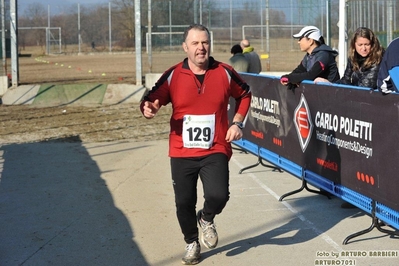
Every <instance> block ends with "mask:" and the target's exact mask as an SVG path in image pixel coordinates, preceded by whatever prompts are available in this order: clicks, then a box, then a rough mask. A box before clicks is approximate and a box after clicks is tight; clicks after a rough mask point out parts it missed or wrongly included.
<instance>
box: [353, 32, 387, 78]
mask: <svg viewBox="0 0 399 266" xmlns="http://www.w3.org/2000/svg"><path fill="white" fill-rule="evenodd" d="M359 37H362V38H365V39H367V40H369V41H370V46H371V48H370V53H369V55H368V56H367V58H366V60H365V61H364V63H363V68H366V69H367V68H370V67H371V66H372V65H373V64H379V63H380V62H381V59H382V55H383V53H384V48H383V47H382V46H381V45H380V41H379V40H378V38H377V37H376V36H375V34H374V32H373V31H372V30H370V29H369V28H365V27H360V28H358V29H357V30H356V31H355V33H354V34H353V36H352V39H351V41H350V47H349V60H350V61H351V63H352V66H353V70H354V71H356V70H359V69H360V66H359V63H358V60H359V59H360V58H361V56H360V55H359V54H358V53H357V52H356V47H355V43H356V40H357V38H359Z"/></svg>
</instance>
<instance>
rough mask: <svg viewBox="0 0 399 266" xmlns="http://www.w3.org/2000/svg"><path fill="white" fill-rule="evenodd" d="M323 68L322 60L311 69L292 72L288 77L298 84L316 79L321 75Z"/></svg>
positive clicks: (291, 81)
mask: <svg viewBox="0 0 399 266" xmlns="http://www.w3.org/2000/svg"><path fill="white" fill-rule="evenodd" d="M303 68H305V67H303ZM323 70H324V66H323V65H322V63H321V62H320V61H316V63H315V64H314V65H313V66H312V68H311V69H310V70H309V71H306V69H305V72H302V73H297V72H292V73H291V74H289V75H287V77H288V80H289V82H290V83H294V84H298V83H301V82H302V81H303V80H314V79H315V78H317V77H319V75H320V73H322V72H323Z"/></svg>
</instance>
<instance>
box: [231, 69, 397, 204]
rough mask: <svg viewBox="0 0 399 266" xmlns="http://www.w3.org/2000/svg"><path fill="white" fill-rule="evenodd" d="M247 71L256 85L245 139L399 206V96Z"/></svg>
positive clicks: (247, 120)
mask: <svg viewBox="0 0 399 266" xmlns="http://www.w3.org/2000/svg"><path fill="white" fill-rule="evenodd" d="M242 77H243V78H244V79H245V80H246V82H247V83H248V84H249V85H250V87H251V90H252V101H251V107H250V110H249V112H248V117H247V119H246V123H245V128H244V137H243V139H245V140H248V141H249V142H251V143H254V144H256V145H258V146H259V147H262V148H265V149H267V150H269V151H271V152H274V153H276V154H278V155H279V156H281V157H283V158H286V159H287V160H289V161H292V162H293V163H295V164H298V165H299V166H301V167H303V169H305V170H308V171H311V172H313V173H316V174H317V175H320V176H322V177H324V178H326V179H328V180H330V181H332V182H334V183H336V184H340V185H342V186H345V187H347V188H349V189H351V190H353V191H356V192H358V193H360V194H362V195H365V196H367V197H370V198H371V199H374V200H376V201H377V202H379V203H382V204H384V205H386V206H388V207H389V208H392V209H393V210H396V211H399V193H398V191H399V182H397V181H396V180H395V178H396V174H397V173H398V170H399V169H398V165H399V142H397V141H396V140H395V139H396V134H397V132H399V108H398V106H399V95H387V96H384V95H382V94H381V93H379V92H378V91H368V90H360V89H356V87H349V86H340V85H334V86H332V85H320V84H318V85H316V84H312V83H310V82H303V83H302V84H301V85H300V87H298V88H296V89H294V90H290V89H287V87H286V86H282V85H281V84H280V82H279V79H277V78H275V77H266V76H256V75H249V74H248V75H247V74H242ZM230 110H233V108H230ZM230 115H231V114H230Z"/></svg>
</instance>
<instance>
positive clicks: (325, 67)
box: [283, 44, 339, 84]
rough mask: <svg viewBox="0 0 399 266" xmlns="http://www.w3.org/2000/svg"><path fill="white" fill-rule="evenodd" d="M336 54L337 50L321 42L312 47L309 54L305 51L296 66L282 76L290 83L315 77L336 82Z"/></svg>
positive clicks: (337, 74) (337, 77)
mask: <svg viewBox="0 0 399 266" xmlns="http://www.w3.org/2000/svg"><path fill="white" fill-rule="evenodd" d="M337 55H338V52H337V51H335V50H333V49H331V47H330V46H328V45H325V44H322V45H320V46H318V47H316V48H315V49H313V51H312V53H311V54H308V53H306V55H305V56H304V58H303V59H302V62H301V63H300V64H299V65H298V67H297V68H295V69H294V71H292V72H291V73H290V74H288V75H284V76H283V77H287V78H288V82H289V83H291V84H298V83H300V82H302V81H303V80H314V79H315V78H317V77H322V78H325V79H327V80H328V81H330V82H336V81H337V80H339V72H338V67H337V62H336V61H335V57H337Z"/></svg>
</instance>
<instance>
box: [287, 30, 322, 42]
mask: <svg viewBox="0 0 399 266" xmlns="http://www.w3.org/2000/svg"><path fill="white" fill-rule="evenodd" d="M292 37H294V38H301V37H307V38H311V39H313V40H315V41H319V40H320V37H321V32H320V30H319V29H318V28H317V27H315V26H306V27H304V28H303V29H301V31H300V32H298V33H297V34H294V35H292Z"/></svg>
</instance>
